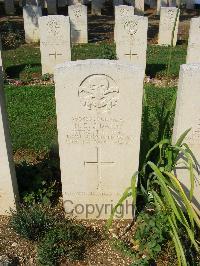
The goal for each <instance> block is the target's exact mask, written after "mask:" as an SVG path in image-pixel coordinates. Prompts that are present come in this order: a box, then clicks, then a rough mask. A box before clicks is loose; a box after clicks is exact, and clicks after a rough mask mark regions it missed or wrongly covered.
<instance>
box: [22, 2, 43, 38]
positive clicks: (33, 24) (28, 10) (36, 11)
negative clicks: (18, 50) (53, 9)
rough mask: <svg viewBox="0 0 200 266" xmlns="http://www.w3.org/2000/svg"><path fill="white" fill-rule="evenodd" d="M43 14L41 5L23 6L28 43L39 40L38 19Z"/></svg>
mask: <svg viewBox="0 0 200 266" xmlns="http://www.w3.org/2000/svg"><path fill="white" fill-rule="evenodd" d="M41 16H42V9H41V7H39V6H32V5H26V6H25V7H23V18H24V31H25V40H26V43H32V42H39V40H40V37H39V24H38V19H39V17H41Z"/></svg>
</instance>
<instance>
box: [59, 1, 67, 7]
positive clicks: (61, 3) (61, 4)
mask: <svg viewBox="0 0 200 266" xmlns="http://www.w3.org/2000/svg"><path fill="white" fill-rule="evenodd" d="M66 5H67V2H66V0H58V7H65V6H66Z"/></svg>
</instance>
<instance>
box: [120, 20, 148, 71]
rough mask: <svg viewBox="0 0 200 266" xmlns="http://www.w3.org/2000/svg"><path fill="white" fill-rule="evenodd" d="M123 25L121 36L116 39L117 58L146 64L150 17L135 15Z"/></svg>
mask: <svg viewBox="0 0 200 266" xmlns="http://www.w3.org/2000/svg"><path fill="white" fill-rule="evenodd" d="M122 26H123V30H121V32H120V33H119V34H120V36H121V37H120V38H118V37H117V41H116V53H117V58H118V59H119V60H120V61H125V62H130V63H133V64H142V65H143V66H146V50H147V29H148V18H147V17H143V16H135V15H133V16H130V17H127V18H126V20H125V21H124V22H123V24H122ZM120 28H121V27H120ZM117 36H118V34H117Z"/></svg>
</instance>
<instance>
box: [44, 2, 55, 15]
mask: <svg viewBox="0 0 200 266" xmlns="http://www.w3.org/2000/svg"><path fill="white" fill-rule="evenodd" d="M46 1H47V12H48V15H56V14H57V5H56V1H55V0H46Z"/></svg>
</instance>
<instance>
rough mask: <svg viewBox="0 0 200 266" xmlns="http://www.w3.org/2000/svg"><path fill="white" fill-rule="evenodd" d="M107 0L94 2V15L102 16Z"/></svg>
mask: <svg viewBox="0 0 200 266" xmlns="http://www.w3.org/2000/svg"><path fill="white" fill-rule="evenodd" d="M104 3H105V0H92V15H97V16H101V10H102V8H103V6H104Z"/></svg>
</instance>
